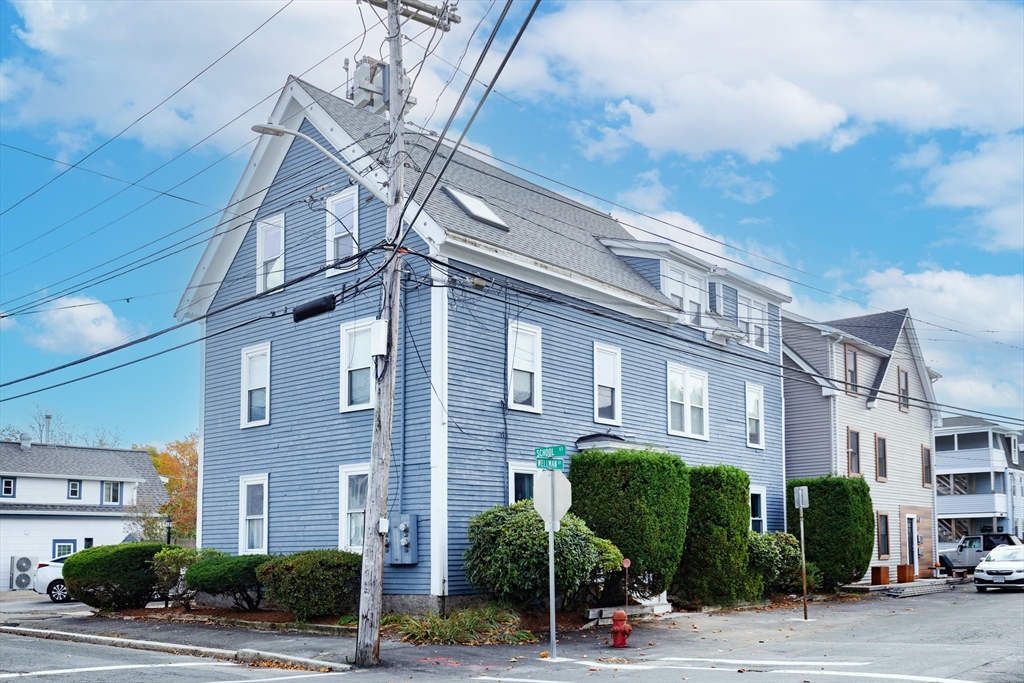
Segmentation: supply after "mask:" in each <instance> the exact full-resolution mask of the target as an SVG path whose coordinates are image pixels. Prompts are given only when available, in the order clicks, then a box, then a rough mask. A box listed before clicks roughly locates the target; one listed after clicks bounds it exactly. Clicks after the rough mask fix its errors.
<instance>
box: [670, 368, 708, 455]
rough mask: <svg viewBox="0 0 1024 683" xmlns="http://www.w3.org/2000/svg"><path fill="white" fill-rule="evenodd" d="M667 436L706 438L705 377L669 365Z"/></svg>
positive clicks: (704, 375)
mask: <svg viewBox="0 0 1024 683" xmlns="http://www.w3.org/2000/svg"><path fill="white" fill-rule="evenodd" d="M668 433H669V434H674V435H676V436H689V437H693V438H696V439H707V438H708V375H707V373H706V372H701V371H700V370H691V369H689V368H685V367H683V366H681V365H676V364H675V363H669V364H668Z"/></svg>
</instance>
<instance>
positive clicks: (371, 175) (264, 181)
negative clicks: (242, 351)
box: [175, 81, 445, 320]
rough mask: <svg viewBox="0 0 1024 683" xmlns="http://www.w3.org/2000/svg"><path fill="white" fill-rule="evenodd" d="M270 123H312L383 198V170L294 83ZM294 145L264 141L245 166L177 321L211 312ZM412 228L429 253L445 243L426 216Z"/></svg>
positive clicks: (281, 139) (285, 138)
mask: <svg viewBox="0 0 1024 683" xmlns="http://www.w3.org/2000/svg"><path fill="white" fill-rule="evenodd" d="M271 120H272V121H276V122H280V124H281V125H285V126H286V127H288V128H291V129H293V130H298V129H299V128H300V127H301V126H302V122H303V121H305V120H308V121H309V122H310V124H312V125H313V127H315V128H316V129H317V131H318V132H319V133H320V134H321V135H322V136H323V137H324V138H325V139H326V140H327V142H328V143H330V145H331V146H332V147H334V149H336V150H338V151H339V155H340V157H341V159H342V160H343V161H345V162H347V163H348V164H349V165H350V166H351V167H352V168H353V169H355V170H356V171H357V172H359V174H360V175H362V176H363V177H364V178H366V179H367V181H369V182H370V183H372V184H373V185H375V186H376V187H377V188H378V190H379V191H380V193H381V194H384V193H385V184H386V181H387V173H386V172H385V171H384V169H381V168H375V169H371V168H370V167H371V166H372V165H373V160H372V159H371V158H369V157H368V156H367V155H366V150H364V149H363V147H362V146H361V145H360V144H359V143H358V142H356V140H355V139H354V138H352V136H350V135H349V134H348V133H347V132H346V131H345V130H344V129H343V128H342V126H341V124H339V123H338V122H337V121H335V120H334V119H333V118H331V116H330V114H328V113H327V111H326V110H324V108H323V107H322V106H321V105H320V104H319V103H317V101H316V100H314V99H313V96H312V95H310V94H309V93H308V92H307V91H306V90H305V89H304V88H303V87H302V86H300V85H299V84H298V83H296V82H295V81H290V82H289V83H288V84H287V85H286V86H285V87H284V90H283V91H282V92H281V96H280V98H278V101H277V104H276V105H275V106H274V112H273V114H272V115H271ZM293 141H294V138H293V136H291V135H281V136H273V135H263V136H260V140H259V142H257V144H256V149H255V150H253V153H252V157H250V159H249V162H248V164H246V167H245V172H244V173H243V174H242V178H241V179H240V180H239V181H238V185H237V187H236V188H235V191H234V193H232V195H231V200H230V201H229V203H228V208H227V209H225V211H224V213H223V215H222V216H221V224H220V227H219V228H218V230H217V232H216V233H215V234H214V236H213V237H212V238H211V239H210V241H209V242H208V243H207V246H206V250H205V251H204V252H203V256H202V258H201V259H200V260H199V265H198V266H197V267H196V270H195V273H193V275H192V279H191V280H190V281H189V286H188V289H186V290H185V293H184V294H183V295H182V298H181V301H180V303H179V304H178V309H177V311H176V312H175V317H176V318H177V319H178V320H184V319H186V318H195V317H198V316H200V315H203V314H205V313H206V312H207V311H209V309H210V306H211V305H212V303H213V298H214V295H215V294H216V292H217V290H218V288H219V287H220V283H221V280H223V279H224V276H225V275H226V274H227V271H228V268H230V266H231V262H232V261H233V260H234V258H235V254H237V253H238V249H239V247H241V245H242V241H243V240H244V239H245V234H246V232H247V226H248V224H249V223H251V222H252V221H253V219H254V218H255V217H256V213H257V212H258V211H259V208H260V206H262V204H263V200H264V198H265V197H266V195H267V191H268V190H269V189H270V187H269V186H270V184H271V183H272V182H273V180H274V177H275V176H276V175H277V172H278V170H279V169H280V167H281V164H282V163H283V162H284V157H285V155H286V154H287V153H288V150H289V149H290V148H291V145H292V143H293ZM409 209H410V210H411V211H412V212H413V214H415V212H416V211H417V210H418V209H419V206H418V205H416V204H415V203H414V202H410V206H409ZM411 227H412V228H413V229H414V230H415V231H416V232H417V233H418V234H419V235H420V236H421V237H422V238H423V239H424V241H425V242H427V244H428V245H430V246H431V248H433V247H435V246H439V245H440V244H441V243H443V242H444V240H445V232H444V230H442V229H441V227H440V226H439V225H438V224H437V223H436V222H435V221H434V220H433V219H432V218H431V217H430V216H428V215H427V214H426V212H425V211H424V212H423V213H421V214H420V216H419V218H418V219H417V221H416V225H414V226H411Z"/></svg>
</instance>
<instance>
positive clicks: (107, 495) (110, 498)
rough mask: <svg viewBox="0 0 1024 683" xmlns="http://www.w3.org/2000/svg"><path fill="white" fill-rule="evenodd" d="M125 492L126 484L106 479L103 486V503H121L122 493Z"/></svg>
mask: <svg viewBox="0 0 1024 683" xmlns="http://www.w3.org/2000/svg"><path fill="white" fill-rule="evenodd" d="M122 493H124V484H122V483H121V482H119V481H105V482H103V487H102V498H101V499H100V504H101V505H121V504H122V503H121V494H122Z"/></svg>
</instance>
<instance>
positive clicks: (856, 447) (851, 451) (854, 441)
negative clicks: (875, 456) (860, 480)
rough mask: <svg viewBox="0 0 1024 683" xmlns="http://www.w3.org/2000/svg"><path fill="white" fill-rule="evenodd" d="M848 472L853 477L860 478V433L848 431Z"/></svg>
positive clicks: (852, 430)
mask: <svg viewBox="0 0 1024 683" xmlns="http://www.w3.org/2000/svg"><path fill="white" fill-rule="evenodd" d="M846 458H847V472H848V473H849V474H850V475H851V476H857V477H859V476H860V432H858V431H856V430H854V429H850V428H847V429H846Z"/></svg>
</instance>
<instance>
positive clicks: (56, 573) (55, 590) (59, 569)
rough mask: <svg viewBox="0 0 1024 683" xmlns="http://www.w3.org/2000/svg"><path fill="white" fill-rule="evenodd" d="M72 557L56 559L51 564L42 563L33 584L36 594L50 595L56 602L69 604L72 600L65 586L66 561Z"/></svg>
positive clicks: (66, 556)
mask: <svg viewBox="0 0 1024 683" xmlns="http://www.w3.org/2000/svg"><path fill="white" fill-rule="evenodd" d="M69 557H71V556H70V555H65V556H64V557H55V558H53V559H52V560H50V561H49V562H40V563H39V567H38V568H37V569H36V580H35V583H33V584H32V588H33V590H35V592H36V593H43V594H44V595H49V596H50V599H51V600H53V601H54V602H67V601H69V600H70V599H71V596H70V595H68V589H67V586H65V585H64V560H66V559H68V558H69Z"/></svg>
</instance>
